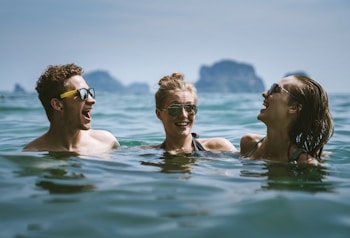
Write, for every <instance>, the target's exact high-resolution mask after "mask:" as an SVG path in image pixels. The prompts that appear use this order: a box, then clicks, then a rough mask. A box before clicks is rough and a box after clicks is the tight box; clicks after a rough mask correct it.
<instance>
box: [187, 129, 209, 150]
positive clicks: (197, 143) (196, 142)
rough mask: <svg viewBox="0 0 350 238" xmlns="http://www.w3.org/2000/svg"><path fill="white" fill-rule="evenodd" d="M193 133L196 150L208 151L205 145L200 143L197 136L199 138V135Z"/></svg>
mask: <svg viewBox="0 0 350 238" xmlns="http://www.w3.org/2000/svg"><path fill="white" fill-rule="evenodd" d="M191 134H192V144H193V146H194V151H206V150H205V149H204V147H203V146H202V144H201V143H199V141H198V140H196V138H198V135H197V134H196V133H191Z"/></svg>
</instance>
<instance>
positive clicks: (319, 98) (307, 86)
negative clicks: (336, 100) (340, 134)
mask: <svg viewBox="0 0 350 238" xmlns="http://www.w3.org/2000/svg"><path fill="white" fill-rule="evenodd" d="M293 76H294V77H295V78H297V79H298V80H299V81H300V82H302V83H303V85H302V86H301V87H298V86H296V85H291V86H290V87H289V88H288V91H289V92H290V97H289V104H290V105H292V104H296V105H301V109H300V110H299V111H298V116H297V119H296V121H295V122H294V123H293V124H292V126H291V127H290V130H289V138H290V140H291V141H292V142H294V143H296V144H297V145H298V146H299V147H301V148H303V149H304V150H306V151H307V153H308V154H310V155H311V156H313V157H314V158H316V159H320V158H321V154H322V150H323V147H324V145H325V144H326V143H327V142H328V140H329V139H330V138H331V137H332V135H333V133H334V124H333V118H332V115H331V113H330V109H329V104H328V96H327V93H326V92H325V91H324V90H323V88H322V87H321V85H320V84H319V83H317V82H316V81H315V80H313V79H311V78H309V77H307V76H304V75H293Z"/></svg>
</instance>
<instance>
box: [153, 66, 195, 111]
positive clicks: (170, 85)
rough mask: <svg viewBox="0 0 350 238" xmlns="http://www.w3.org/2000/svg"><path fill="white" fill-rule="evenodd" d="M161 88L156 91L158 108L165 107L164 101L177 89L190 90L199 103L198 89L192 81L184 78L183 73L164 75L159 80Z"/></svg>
mask: <svg viewBox="0 0 350 238" xmlns="http://www.w3.org/2000/svg"><path fill="white" fill-rule="evenodd" d="M158 85H159V89H158V90H157V92H156V93H155V101H156V108H158V109H163V107H164V103H165V101H166V99H167V97H168V96H169V94H172V93H173V92H175V91H188V92H190V93H192V95H193V96H194V103H195V104H197V100H198V97H197V90H196V88H195V87H194V85H193V84H192V83H188V82H186V81H185V80H184V75H183V74H182V73H178V72H176V73H173V74H171V75H167V76H164V77H163V78H161V79H160V80H159V82H158Z"/></svg>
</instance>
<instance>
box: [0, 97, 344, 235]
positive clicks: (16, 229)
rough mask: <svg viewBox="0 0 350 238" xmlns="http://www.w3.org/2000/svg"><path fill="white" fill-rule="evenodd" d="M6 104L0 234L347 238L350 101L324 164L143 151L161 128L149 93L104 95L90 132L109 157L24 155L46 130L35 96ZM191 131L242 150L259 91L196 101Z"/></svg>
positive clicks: (340, 109) (2, 103)
mask: <svg viewBox="0 0 350 238" xmlns="http://www.w3.org/2000/svg"><path fill="white" fill-rule="evenodd" d="M4 96H5V97H4V98H2V99H0V131H1V132H0V237H1V238H3V237H5V238H7V237H14V238H19V237H21V238H23V237H33V238H34V237H45V238H47V237H48V238H51V237H65V238H67V237H98V238H101V237H152V238H154V237H162V238H164V237H166V238H170V237H181V238H184V237H201V238H203V237H223V238H225V237H284V238H285V237H298V238H302V237H307V238H309V237H318V238H319V237H327V238H333V237H334V238H342V237H344V238H348V237H350V96H349V95H346V94H330V95H329V98H330V106H331V112H332V114H333V117H334V121H335V134H334V136H333V138H332V139H331V140H330V142H329V143H328V144H327V145H326V147H325V150H326V151H328V152H330V155H329V157H327V158H325V160H324V162H323V163H322V165H321V166H320V167H313V166H310V167H308V166H306V167H305V166H297V165H289V164H285V163H276V162H275V163H273V162H271V161H252V160H242V159H240V158H238V157H237V156H236V155H232V154H229V153H222V154H209V153H208V154H204V155H203V156H200V157H172V158H164V156H163V155H162V152H161V151H159V150H155V149H140V148H139V146H140V145H150V144H155V143H161V142H162V141H163V139H164V132H163V127H162V124H161V122H160V121H159V120H158V119H157V118H156V116H155V112H154V97H153V95H151V94H150V95H118V94H108V93H101V92H96V100H97V103H96V104H95V106H94V110H93V112H92V117H93V122H92V127H93V128H94V129H106V130H108V131H110V132H112V133H113V134H114V135H115V136H116V137H117V138H118V140H119V142H120V143H121V147H120V148H118V149H117V150H115V151H113V152H112V153H110V154H105V155H101V156H84V157H75V156H68V155H50V154H48V153H23V152H21V150H22V148H23V146H24V145H25V144H26V143H28V142H29V141H30V140H32V139H34V138H35V137H37V136H39V135H41V134H43V133H44V132H45V131H46V130H47V128H48V125H49V124H48V121H47V118H46V115H45V112H44V110H43V108H42V106H41V104H40V102H39V100H38V99H37V95H36V94H35V93H29V94H5V95H4ZM198 107H199V110H198V114H197V116H196V123H195V126H194V128H193V132H196V133H198V134H199V136H200V137H202V138H205V137H225V138H227V139H229V140H230V141H231V142H232V143H233V144H234V145H235V146H236V147H237V148H238V149H239V139H240V137H241V136H242V135H243V134H245V133H247V132H255V133H261V134H265V126H264V124H263V123H261V122H260V121H258V120H257V119H256V115H257V114H258V112H259V110H260V108H261V107H262V96H261V95H260V94H222V95H220V94H199V104H198Z"/></svg>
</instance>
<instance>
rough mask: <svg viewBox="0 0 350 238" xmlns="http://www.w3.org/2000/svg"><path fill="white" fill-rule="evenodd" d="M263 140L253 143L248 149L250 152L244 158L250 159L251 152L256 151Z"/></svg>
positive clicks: (263, 138)
mask: <svg viewBox="0 0 350 238" xmlns="http://www.w3.org/2000/svg"><path fill="white" fill-rule="evenodd" d="M264 140H265V137H262V138H261V139H260V140H258V141H257V142H255V144H254V145H253V146H252V147H251V148H250V150H249V151H248V153H246V154H245V155H244V157H250V156H251V155H252V154H253V152H254V151H255V150H256V148H257V146H258V144H259V143H261V142H263V141H264Z"/></svg>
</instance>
